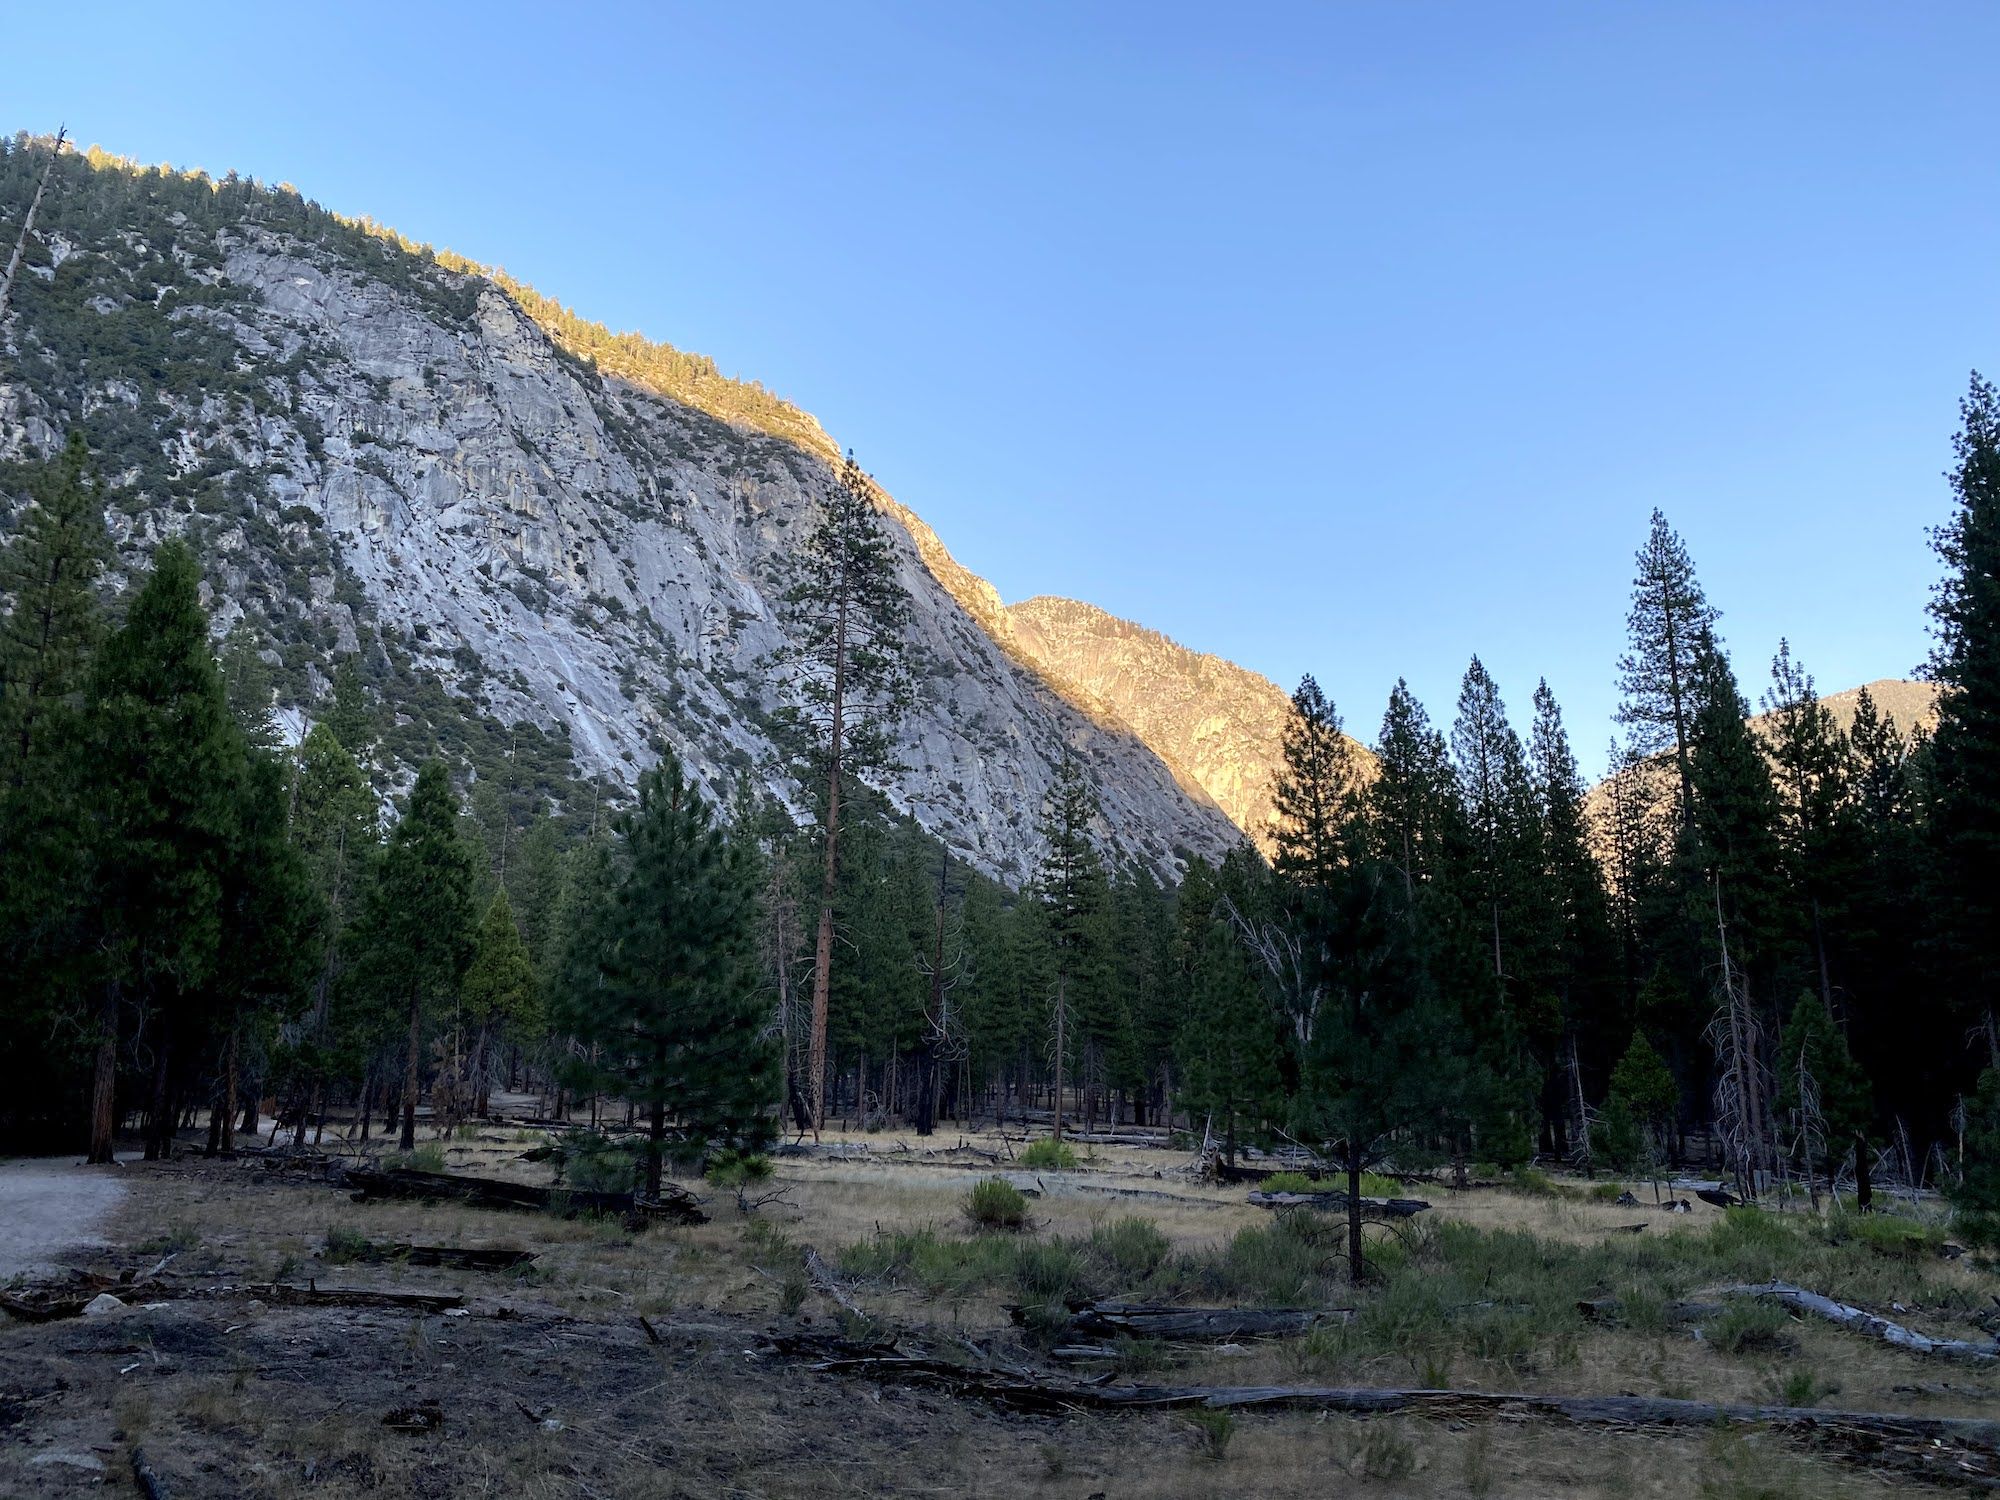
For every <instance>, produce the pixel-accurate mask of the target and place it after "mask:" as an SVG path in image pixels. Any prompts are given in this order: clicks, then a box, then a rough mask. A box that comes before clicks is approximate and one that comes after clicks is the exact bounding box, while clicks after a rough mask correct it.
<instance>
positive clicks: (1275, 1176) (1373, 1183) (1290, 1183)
mask: <svg viewBox="0 0 2000 1500" xmlns="http://www.w3.org/2000/svg"><path fill="white" fill-rule="evenodd" d="M1260 1186H1261V1187H1262V1189H1263V1191H1265V1192H1267V1193H1344V1192H1346V1191H1347V1174H1346V1173H1345V1172H1332V1173H1327V1174H1325V1175H1323V1176H1319V1177H1313V1176H1311V1175H1309V1174H1307V1173H1305V1172H1273V1173H1272V1174H1271V1175H1270V1176H1269V1177H1266V1178H1265V1179H1264V1181H1263V1182H1262V1183H1261V1184H1260ZM1361 1196H1362V1197H1364V1198H1400V1197H1402V1196H1403V1184H1402V1183H1400V1182H1398V1181H1397V1180H1396V1179H1395V1178H1393V1177H1384V1176H1382V1174H1381V1173H1379V1172H1363V1173H1362V1174H1361Z"/></svg>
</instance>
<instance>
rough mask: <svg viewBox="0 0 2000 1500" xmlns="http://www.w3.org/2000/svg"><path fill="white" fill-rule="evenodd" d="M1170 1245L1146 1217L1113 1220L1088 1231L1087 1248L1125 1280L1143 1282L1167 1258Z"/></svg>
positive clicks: (1171, 1247)
mask: <svg viewBox="0 0 2000 1500" xmlns="http://www.w3.org/2000/svg"><path fill="white" fill-rule="evenodd" d="M1172 1249H1173V1245H1172V1244H1171V1243H1170V1242H1169V1241H1168V1239H1167V1237H1166V1236H1165V1235H1164V1234H1162V1233H1160V1231H1159V1229H1158V1227H1157V1226H1156V1225H1155V1224H1154V1223H1153V1221H1152V1220H1150V1219H1140V1218H1126V1219H1115V1220H1113V1221H1112V1222H1111V1223H1109V1224H1099V1225H1098V1226H1097V1227H1096V1228H1094V1229H1092V1230H1091V1231H1090V1251H1091V1254H1092V1255H1094V1256H1095V1257H1097V1258H1098V1259H1099V1260H1102V1261H1104V1262H1105V1263H1106V1264H1107V1265H1109V1266H1110V1267H1111V1269H1112V1270H1114V1271H1115V1272H1117V1273H1118V1274H1119V1275H1120V1276H1121V1277H1124V1278H1125V1279H1127V1280H1128V1281H1143V1280H1144V1279H1145V1278H1146V1277H1148V1276H1151V1275H1152V1274H1153V1273H1154V1272H1155V1271H1157V1270H1158V1269H1159V1268H1160V1267H1161V1266H1162V1265H1163V1264H1164V1263H1165V1262H1166V1259H1167V1255H1168V1252H1169V1251H1171V1250H1172Z"/></svg>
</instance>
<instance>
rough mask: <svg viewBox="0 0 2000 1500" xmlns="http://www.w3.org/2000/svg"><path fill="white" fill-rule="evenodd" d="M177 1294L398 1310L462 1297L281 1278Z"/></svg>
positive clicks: (433, 1307)
mask: <svg viewBox="0 0 2000 1500" xmlns="http://www.w3.org/2000/svg"><path fill="white" fill-rule="evenodd" d="M181 1295H182V1296H184V1297H204V1298H221V1297H228V1298H237V1297H249V1298H252V1299H254V1300H256V1301H258V1302H268V1303H271V1304H273V1305H275V1306H278V1307H357V1308H359V1307H374V1308H391V1309H395V1310H398V1311H402V1312H433V1313H435V1312H444V1311H446V1310H447V1309H450V1308H454V1307H463V1306H465V1298H464V1297H463V1296H461V1295H460V1294H459V1293H457V1292H391V1291H379V1290H376V1289H374V1288H372V1287H335V1286H318V1285H315V1284H311V1283H308V1284H307V1285H305V1286H293V1285H291V1284H290V1283H289V1282H283V1281H266V1282H249V1283H246V1284H244V1285H241V1286H223V1287H204V1288H201V1289H199V1290H196V1289H189V1290H188V1291H185V1292H183V1293H181Z"/></svg>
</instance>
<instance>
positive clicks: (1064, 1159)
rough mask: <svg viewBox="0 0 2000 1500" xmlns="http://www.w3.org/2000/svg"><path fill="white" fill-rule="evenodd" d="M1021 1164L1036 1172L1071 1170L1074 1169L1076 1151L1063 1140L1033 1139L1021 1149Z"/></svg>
mask: <svg viewBox="0 0 2000 1500" xmlns="http://www.w3.org/2000/svg"><path fill="white" fill-rule="evenodd" d="M1021 1165H1022V1166H1024V1167H1029V1168H1032V1169H1033V1170H1035V1171H1037V1172H1073V1171H1075V1170H1076V1152H1074V1151H1072V1150H1071V1149H1070V1148H1069V1145H1068V1143H1067V1142H1064V1141H1058V1140H1049V1139H1045V1140H1039V1141H1033V1142H1031V1143H1030V1144H1029V1145H1028V1147H1027V1149H1026V1150H1024V1151H1022V1153H1021Z"/></svg>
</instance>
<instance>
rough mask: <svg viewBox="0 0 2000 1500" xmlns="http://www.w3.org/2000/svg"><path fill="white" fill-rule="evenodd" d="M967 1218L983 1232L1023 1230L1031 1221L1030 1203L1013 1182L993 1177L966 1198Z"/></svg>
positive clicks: (974, 1185) (977, 1186)
mask: <svg viewBox="0 0 2000 1500" xmlns="http://www.w3.org/2000/svg"><path fill="white" fill-rule="evenodd" d="M965 1216H966V1217H967V1218H968V1219H970V1220H972V1222H973V1223H975V1224H977V1225H978V1226H979V1227H980V1228H981V1229H1020V1228H1023V1227H1024V1226H1025V1225H1026V1224H1027V1222H1028V1200H1027V1199H1026V1198H1024V1197H1022V1196H1021V1190H1020V1189H1019V1188H1017V1187H1015V1186H1014V1184H1013V1183H1011V1182H1007V1181H1004V1180H1003V1179H1001V1178H998V1177H989V1178H987V1179H986V1180H985V1181H984V1182H975V1183H974V1184H973V1185H972V1191H971V1192H970V1193H967V1194H966V1195H965Z"/></svg>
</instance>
